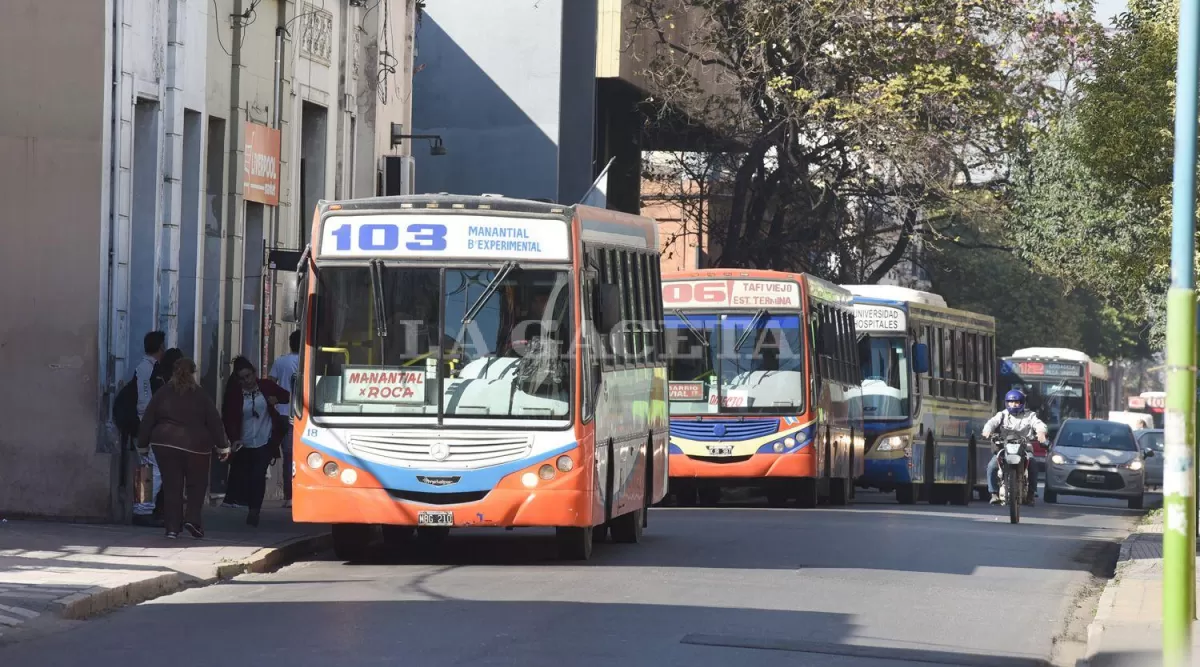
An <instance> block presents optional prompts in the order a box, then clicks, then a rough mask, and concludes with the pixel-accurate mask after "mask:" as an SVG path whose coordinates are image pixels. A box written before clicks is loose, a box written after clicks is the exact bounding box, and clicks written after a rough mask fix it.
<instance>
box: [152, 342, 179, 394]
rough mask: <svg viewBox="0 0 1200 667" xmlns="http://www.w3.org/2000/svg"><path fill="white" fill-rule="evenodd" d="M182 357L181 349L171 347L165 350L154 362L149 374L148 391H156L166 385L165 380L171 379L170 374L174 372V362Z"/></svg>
mask: <svg viewBox="0 0 1200 667" xmlns="http://www.w3.org/2000/svg"><path fill="white" fill-rule="evenodd" d="M182 358H183V350H181V349H179V348H177V347H173V348H171V349H169V350H167V351H166V352H163V357H162V359H160V360H159V361H158V363H157V364H154V371H153V372H152V373H151V374H150V392H151V393H152V394H153V393H157V392H158V390H159V389H162V388H163V387H165V386H167V382H169V381H170V380H171V376H172V375H174V372H175V362H177V361H179V360H180V359H182Z"/></svg>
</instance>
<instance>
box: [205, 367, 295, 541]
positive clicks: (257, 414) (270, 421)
mask: <svg viewBox="0 0 1200 667" xmlns="http://www.w3.org/2000/svg"><path fill="white" fill-rule="evenodd" d="M289 400H291V395H290V394H288V392H287V390H285V389H284V388H283V387H280V386H279V385H277V384H275V383H274V382H272V381H270V380H268V379H266V378H259V377H258V372H257V371H256V370H255V368H254V364H251V363H250V361H249V360H247V359H246V358H245V357H237V358H236V359H234V360H233V374H232V375H230V376H229V381H228V382H227V383H226V385H225V401H224V406H223V410H222V420H223V421H224V423H225V435H226V436H228V438H229V441H230V442H232V443H233V451H234V454H233V460H232V461H231V463H230V466H229V479H230V487H231V488H230V489H229V492H231V493H232V494H233V495H235V497H240V498H244V499H245V500H246V504H247V505H249V507H250V514H249V515H247V517H246V523H248V524H250V525H251V526H257V525H258V518H259V512H260V511H261V510H262V503H263V497H264V496H265V495H266V493H267V470H268V469H269V468H270V467H271V464H272V463H274V462H275V460H276V459H278V458H279V453H280V449H279V446H280V443H281V442H282V441H283V436H284V434H285V433H286V432H287V426H288V425H287V420H286V419H285V418H283V417H282V416H281V415H280V414H279V412H278V411H277V410H276V409H275V406H276V405H278V404H280V403H286V402H288V401H289ZM285 474H291V471H290V470H289V471H285ZM239 486H240V488H238V487H239ZM239 492H240V493H239ZM226 497H227V498H228V497H229V493H227V494H226Z"/></svg>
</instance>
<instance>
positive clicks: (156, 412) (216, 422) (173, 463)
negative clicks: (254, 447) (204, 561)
mask: <svg viewBox="0 0 1200 667" xmlns="http://www.w3.org/2000/svg"><path fill="white" fill-rule="evenodd" d="M164 359H165V357H164ZM172 370H173V372H172V375H171V378H170V380H168V381H167V383H166V384H165V385H164V386H163V388H162V391H159V392H156V393H155V394H154V397H153V398H151V399H150V405H148V406H146V415H145V417H144V418H143V419H142V424H141V427H140V430H139V431H138V449H139V450H141V451H148V450H149V449H150V448H151V447H153V448H154V458H155V459H157V460H158V465H159V467H160V468H161V469H162V497H163V500H162V504H163V506H164V507H163V515H164V523H165V525H166V529H167V537H168V538H170V539H175V538H177V537H179V533H180V531H182V530H185V529H186V530H187V531H188V532H189V533H191V534H192V537H195V538H196V539H199V538H201V537H204V528H203V527H202V525H201V523H200V515H201V511H202V509H203V508H204V498H205V495H206V493H207V491H208V471H209V467H210V464H209V456H211V454H212V452H214V451H215V452H217V454H218V455H219V456H220V457H221V460H225V459H226V458H227V457H228V456H229V449H230V448H229V446H228V444H227V443H226V441H225V432H224V429H222V425H221V416H220V415H218V414H217V406H216V405H213V402H212V399H210V398H209V397H208V395H206V394H205V393H204V392H203V391H201V390H200V385H198V384H196V363H195V362H194V361H192V360H191V359H188V358H186V357H181V358H180V359H179V360H178V361H176V362H175V363H174V364H173V366H172ZM185 490H186V492H187V505H186V507H185V506H184V492H185Z"/></svg>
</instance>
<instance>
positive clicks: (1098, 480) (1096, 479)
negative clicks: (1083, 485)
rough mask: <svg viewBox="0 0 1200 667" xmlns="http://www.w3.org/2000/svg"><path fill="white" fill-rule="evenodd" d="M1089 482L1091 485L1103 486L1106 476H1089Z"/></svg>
mask: <svg viewBox="0 0 1200 667" xmlns="http://www.w3.org/2000/svg"><path fill="white" fill-rule="evenodd" d="M1087 481H1088V483H1089V484H1103V483H1104V475H1088V476H1087Z"/></svg>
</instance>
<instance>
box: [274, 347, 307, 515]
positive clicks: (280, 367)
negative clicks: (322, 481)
mask: <svg viewBox="0 0 1200 667" xmlns="http://www.w3.org/2000/svg"><path fill="white" fill-rule="evenodd" d="M288 346H289V347H290V348H291V350H292V351H291V352H290V353H288V354H285V355H283V356H281V357H279V358H278V359H276V360H275V363H274V364H273V365H272V366H271V373H270V375H268V376H267V377H269V378H271V380H272V381H273V382H274V383H275V384H277V385H279V386H280V387H283V388H284V389H286V390H287V392H288V393H289V394H290V393H292V390H293V389H294V387H293V386H292V385H293V382H294V379H295V377H296V375H297V374H298V373H299V372H300V332H299V331H293V332H292V335H291V336H290V337H289V338H288ZM275 409H276V410H277V411H278V412H279V414H280V415H281V416H284V417H288V422H289V423H290V422H291V414H292V406H290V405H284V404H282V403H281V404H279V405H276V406H275ZM282 449H283V476H284V482H283V506H284V507H291V506H292V429H291V427H290V426H289V427H288V430H287V433H286V434H284V436H283V445H282Z"/></svg>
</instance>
